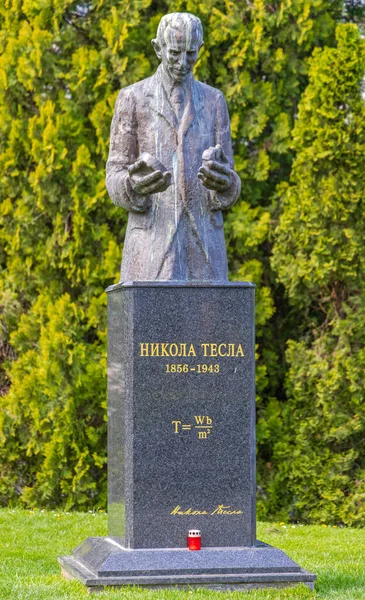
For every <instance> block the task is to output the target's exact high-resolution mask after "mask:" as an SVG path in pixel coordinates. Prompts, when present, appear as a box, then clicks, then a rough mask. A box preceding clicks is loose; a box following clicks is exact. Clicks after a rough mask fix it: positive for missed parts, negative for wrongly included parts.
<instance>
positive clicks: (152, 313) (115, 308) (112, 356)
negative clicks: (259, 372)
mask: <svg viewBox="0 0 365 600" xmlns="http://www.w3.org/2000/svg"><path fill="white" fill-rule="evenodd" d="M108 292H109V303H108V313H109V336H108V339H109V344H108V363H109V371H108V394H109V419H108V433H109V449H108V454H109V456H108V467H109V509H108V510H109V537H107V538H88V539H87V540H85V541H84V542H83V543H82V544H80V546H78V547H77V548H76V549H75V550H74V552H73V554H72V556H67V557H59V559H58V560H59V563H60V564H61V567H62V572H63V574H64V575H65V577H69V578H70V577H71V578H76V579H78V580H79V581H82V582H83V583H84V584H85V585H86V586H87V587H88V588H89V590H90V591H92V590H98V589H102V588H103V586H127V585H138V586H147V587H153V588H163V587H184V586H188V587H189V588H190V587H208V588H212V589H218V590H227V589H255V588H259V587H286V586H291V585H295V584H297V583H300V582H302V583H304V584H305V585H307V586H308V587H310V588H311V589H313V586H314V581H315V579H316V576H315V575H314V574H312V573H309V572H307V571H305V570H303V569H301V568H300V567H299V565H297V564H296V563H295V562H294V561H292V560H291V559H290V558H289V557H288V556H286V555H285V554H284V552H282V551H281V550H278V549H276V548H272V547H270V546H268V545H266V544H262V543H260V542H255V404H254V398H255V395H254V326H253V323H254V286H252V285H251V284H247V283H228V284H227V283H225V284H222V285H220V284H214V285H209V284H204V283H202V284H194V283H189V284H175V283H153V284H149V283H145V282H143V283H133V284H132V283H131V284H124V285H123V284H118V285H116V286H113V287H111V288H109V289H108ZM141 343H160V344H162V343H168V344H173V343H177V344H182V343H186V344H187V345H189V344H193V345H194V348H195V350H196V353H197V356H196V357H195V356H186V357H171V356H168V357H157V356H148V357H147V356H140V344H141ZM201 343H217V344H219V343H226V344H235V348H237V345H238V344H242V348H243V351H244V356H243V357H242V356H234V357H232V356H231V357H224V356H220V357H204V356H202V349H201V346H200V345H201ZM166 364H168V365H170V366H171V364H187V365H188V367H186V368H187V369H188V371H187V373H166ZM198 364H200V365H202V364H207V365H210V364H213V365H214V364H219V372H218V373H209V372H208V373H206V374H203V373H201V374H199V373H198V366H197V365H198ZM194 369H195V371H194ZM196 416H202V417H209V419H211V420H212V421H211V423H210V422H209V421H207V420H206V419H205V420H204V421H203V424H204V425H207V424H208V425H210V426H211V429H210V433H209V434H207V436H206V439H199V438H198V432H199V431H204V430H205V431H208V429H207V428H205V429H202V428H199V429H197V428H196V427H195V425H196V424H197V423H196V420H195V417H196ZM172 421H181V425H182V424H185V425H191V429H187V428H186V429H184V430H182V428H180V427H179V432H178V433H175V429H174V424H173V423H172ZM219 505H224V506H225V507H227V508H226V510H232V511H237V512H238V514H226V515H223V514H212V513H214V512H215V511H216V509H217V507H218V506H219ZM177 506H179V507H180V509H178V510H176V511H175V512H178V511H179V512H190V513H191V512H192V511H194V510H195V511H200V512H202V511H205V512H206V513H207V514H195V515H194V514H180V515H179V514H171V512H173V511H174V509H176V507H177ZM228 507H229V508H228ZM189 509H190V511H189ZM240 511H242V512H240ZM191 528H194V529H195V528H199V529H201V532H202V550H201V551H198V552H191V551H190V550H188V549H187V548H186V537H187V532H188V530H189V529H191ZM122 536H123V538H124V539H122Z"/></svg>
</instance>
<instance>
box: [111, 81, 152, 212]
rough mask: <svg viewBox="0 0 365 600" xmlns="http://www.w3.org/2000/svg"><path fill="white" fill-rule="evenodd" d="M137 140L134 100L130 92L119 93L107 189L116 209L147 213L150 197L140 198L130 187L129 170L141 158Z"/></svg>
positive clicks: (112, 134) (126, 90) (112, 127)
mask: <svg viewBox="0 0 365 600" xmlns="http://www.w3.org/2000/svg"><path fill="white" fill-rule="evenodd" d="M138 154H139V148H138V136H137V117H136V106H135V99H134V97H133V93H132V91H131V89H130V88H129V89H128V88H127V89H125V90H121V91H120V92H119V96H118V98H117V101H116V104H115V109H114V116H113V120H112V124H111V130H110V150H109V157H108V162H107V164H106V187H107V190H108V193H109V196H110V198H111V199H112V201H113V202H114V204H116V205H117V206H122V207H123V208H125V209H126V210H130V211H134V212H144V211H145V210H146V209H147V208H148V206H149V204H150V196H149V195H147V196H146V195H143V196H142V195H139V194H137V193H136V192H135V191H134V190H133V189H132V186H131V182H130V176H129V173H128V167H129V166H130V165H132V164H133V163H134V162H135V161H136V160H137V158H138Z"/></svg>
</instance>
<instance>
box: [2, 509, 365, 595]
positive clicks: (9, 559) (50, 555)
mask: <svg viewBox="0 0 365 600" xmlns="http://www.w3.org/2000/svg"><path fill="white" fill-rule="evenodd" d="M0 526H1V537H0V548H1V552H0V556H1V573H2V575H1V578H0V600H6V599H9V600H78V599H80V598H87V597H88V594H87V592H86V589H85V588H84V586H83V585H81V584H80V583H79V582H77V581H66V580H64V579H63V578H62V577H61V574H60V567H59V565H58V563H57V556H58V555H59V554H62V555H67V554H70V553H71V551H72V549H73V548H74V547H75V546H77V545H78V544H79V543H80V542H82V541H83V540H84V539H85V538H86V537H88V536H103V535H106V531H107V519H106V515H105V513H103V512H95V513H70V514H69V513H58V512H51V511H45V512H42V511H39V510H34V511H25V510H9V509H2V510H0ZM258 538H259V539H261V540H262V541H264V542H268V543H269V544H272V545H274V546H277V547H279V548H281V549H282V550H284V551H285V552H287V553H288V554H289V556H290V557H291V558H293V559H294V560H295V561H297V562H298V563H299V564H300V565H301V566H302V567H304V568H306V569H308V570H309V571H312V572H315V573H317V575H318V579H317V582H316V590H315V591H314V592H311V591H310V590H308V589H307V588H304V587H302V586H297V587H295V588H287V589H286V590H269V591H268V590H258V591H252V592H249V593H246V592H226V593H224V594H222V593H221V592H213V591H209V590H191V591H190V590H187V591H175V590H157V591H152V590H148V589H147V590H142V589H134V588H124V589H119V590H117V589H115V590H114V591H113V590H107V591H105V592H101V593H99V594H96V595H93V596H89V598H90V597H91V598H95V599H97V600H116V599H117V598H122V597H123V599H124V600H188V599H191V598H192V597H193V600H208V598H209V600H218V598H219V597H221V596H222V595H224V598H225V600H238V598H239V597H241V598H242V597H247V598H250V600H256V599H257V600H263V599H273V598H278V599H284V598H285V599H286V598H292V599H293V598H295V599H298V600H299V599H301V598H305V599H312V598H313V599H314V598H327V599H328V600H335V599H336V600H350V599H351V600H355V599H359V600H360V599H361V600H365V530H361V529H338V528H332V527H331V528H330V527H322V526H320V525H318V526H310V527H309V526H300V525H295V526H292V525H284V524H270V523H260V524H259V526H258Z"/></svg>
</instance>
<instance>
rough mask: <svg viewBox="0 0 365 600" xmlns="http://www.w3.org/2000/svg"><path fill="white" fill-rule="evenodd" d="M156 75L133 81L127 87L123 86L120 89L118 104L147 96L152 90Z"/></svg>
mask: <svg viewBox="0 0 365 600" xmlns="http://www.w3.org/2000/svg"><path fill="white" fill-rule="evenodd" d="M153 80H154V76H153V75H152V76H151V77H146V79H141V80H140V81H137V82H136V83H132V84H131V85H128V86H127V87H124V88H122V89H121V90H120V91H119V94H118V98H117V104H125V103H131V102H133V103H135V102H136V101H138V100H139V99H141V98H143V97H144V96H146V94H149V93H150V92H151V89H153V86H154V81H153Z"/></svg>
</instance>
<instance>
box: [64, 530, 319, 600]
mask: <svg viewBox="0 0 365 600" xmlns="http://www.w3.org/2000/svg"><path fill="white" fill-rule="evenodd" d="M58 561H59V563H60V564H61V566H62V572H63V574H64V575H65V576H66V577H69V578H70V577H71V578H74V579H78V580H79V581H81V582H82V583H84V584H85V585H86V586H87V587H88V588H89V590H90V591H97V589H98V588H99V589H100V588H103V587H104V586H131V585H135V586H141V587H155V588H164V587H192V586H193V587H208V588H212V589H238V588H243V589H244V588H246V589H250V588H265V587H286V586H292V585H296V584H298V583H304V584H305V585H306V586H308V587H309V588H310V589H313V587H314V581H315V579H316V575H314V574H313V573H309V572H308V571H305V570H303V569H301V568H300V567H299V565H297V564H296V563H295V562H294V561H293V560H291V559H290V558H289V557H288V556H287V555H286V554H285V553H284V552H283V551H282V550H279V549H278V548H273V547H272V546H268V545H267V544H263V543H261V542H257V545H256V546H255V547H253V548H205V549H203V550H199V551H195V552H192V551H190V550H188V549H171V548H170V549H161V550H158V549H154V550H144V549H143V550H127V549H126V548H124V547H123V540H121V539H120V538H88V539H87V540H86V541H85V542H83V543H82V544H81V545H80V546H78V547H77V548H76V549H75V550H74V552H73V554H72V556H66V557H62V556H61V557H59V559H58Z"/></svg>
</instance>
